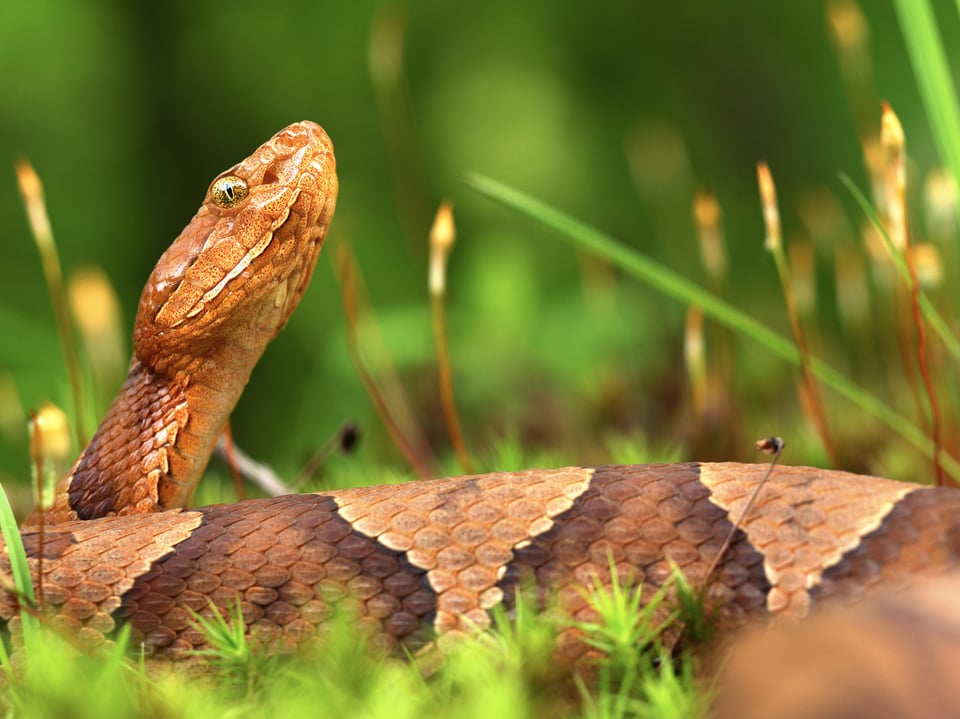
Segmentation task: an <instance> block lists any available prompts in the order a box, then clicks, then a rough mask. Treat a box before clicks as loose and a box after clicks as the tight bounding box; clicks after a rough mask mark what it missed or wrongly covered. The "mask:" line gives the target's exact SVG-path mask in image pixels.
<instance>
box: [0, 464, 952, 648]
mask: <svg viewBox="0 0 960 719" xmlns="http://www.w3.org/2000/svg"><path fill="white" fill-rule="evenodd" d="M765 472H766V466H765V465H742V464H695V463H691V464H672V465H631V466H622V467H598V468H584V467H574V468H568V469H557V470H531V471H527V472H518V473H511V474H487V475H479V476H474V477H458V478H453V479H442V480H434V481H421V482H412V483H408V484H400V485H388V486H381V487H368V488H363V489H347V490H342V491H336V492H321V493H317V494H303V495H292V496H288V497H279V498H276V499H258V500H249V501H246V502H240V503H238V504H233V505H218V506H214V507H205V508H200V509H176V510H171V511H167V512H159V513H155V514H144V515H141V516H136V517H108V518H104V519H98V520H92V521H87V522H69V523H66V524H62V525H58V526H54V527H50V528H48V529H47V531H46V537H45V541H44V561H43V571H44V595H45V599H46V603H47V606H48V608H49V609H51V610H53V612H54V613H55V614H56V616H57V620H58V621H59V622H62V623H63V624H65V625H67V626H70V627H71V628H73V629H74V630H75V631H76V633H77V634H78V635H79V636H81V637H83V638H84V639H86V640H89V641H91V642H94V643H96V642H100V641H103V639H104V638H105V637H106V636H108V635H109V633H110V632H112V631H113V630H114V629H115V628H116V627H117V625H118V623H119V622H121V621H126V622H129V623H130V624H131V625H132V627H133V635H134V639H135V641H136V645H137V646H140V642H141V641H142V642H143V646H144V647H145V648H146V650H147V652H150V653H153V654H154V655H155V656H157V657H167V658H171V659H178V658H183V657H186V656H189V654H188V652H186V651H185V650H189V649H192V648H197V647H200V646H202V645H203V636H202V635H201V634H200V633H199V632H198V631H196V630H195V629H193V628H191V622H190V613H189V611H188V610H190V609H192V610H195V611H198V612H201V613H207V612H209V611H210V609H209V606H208V603H209V601H210V600H211V599H212V600H213V601H214V602H215V603H216V605H217V606H218V607H220V608H221V609H223V610H224V611H226V609H227V608H229V607H231V606H233V605H235V603H236V600H240V602H241V607H242V609H243V617H244V619H245V621H246V622H248V624H249V625H250V626H251V627H256V628H257V629H258V632H257V634H258V636H260V637H261V638H267V639H270V638H273V639H275V640H277V641H278V642H279V643H280V646H282V647H286V648H289V647H292V646H294V645H297V644H298V643H300V642H301V641H302V640H304V639H305V638H307V637H309V636H311V635H312V634H313V632H314V630H315V629H316V627H317V625H319V624H320V623H321V622H323V621H324V619H325V618H326V617H327V616H328V614H329V612H330V608H331V602H332V601H334V600H336V599H338V598H343V597H346V598H348V599H347V601H355V602H356V603H357V609H358V611H359V614H360V617H361V621H362V622H364V623H365V624H367V625H369V627H370V628H372V629H373V630H374V632H375V633H377V634H378V635H379V636H380V638H381V639H382V640H383V641H384V643H386V644H388V645H391V646H401V645H402V646H405V647H408V648H411V649H415V648H417V647H420V646H422V645H423V644H424V643H426V642H427V641H429V640H430V638H431V637H432V636H434V635H435V634H436V633H438V632H439V633H441V634H447V635H450V634H452V635H456V633H458V632H462V631H463V630H465V629H466V628H467V627H469V626H471V625H478V626H480V627H484V626H487V625H488V624H489V617H488V614H487V610H489V609H490V608H491V607H493V606H494V605H496V604H497V603H499V602H501V601H503V602H507V603H508V604H509V603H511V602H512V600H513V595H514V592H515V591H516V590H517V588H518V587H521V586H527V585H529V586H531V587H532V589H533V590H535V591H536V592H538V593H539V594H540V596H541V597H542V598H543V599H544V600H545V601H551V602H557V603H558V604H559V607H560V608H561V609H562V610H563V611H565V612H566V613H567V614H569V615H570V616H572V617H575V618H578V619H587V618H590V617H591V616H592V614H591V610H590V609H589V608H588V607H587V604H586V601H585V599H584V597H583V594H582V592H581V588H582V587H583V586H584V585H585V584H586V585H589V584H590V583H591V582H592V581H593V577H595V576H597V577H600V578H601V579H602V580H608V579H609V570H608V556H612V557H613V560H614V561H615V563H616V566H617V569H618V573H619V575H620V576H621V577H622V578H624V579H628V578H633V579H634V580H636V581H642V582H643V583H644V584H645V585H649V586H648V588H649V589H652V588H654V587H658V586H660V585H661V584H662V583H663V582H664V580H665V579H666V578H667V576H668V575H669V572H670V565H671V563H674V564H676V565H677V566H678V567H680V568H681V569H682V570H683V572H684V573H685V574H686V575H687V577H688V578H689V580H690V581H691V582H693V583H694V584H695V585H696V584H697V583H700V582H702V581H703V579H704V576H705V574H706V571H707V568H708V567H709V565H710V564H711V562H712V561H713V559H714V557H715V556H716V553H717V551H718V550H719V548H720V546H721V544H722V543H723V541H724V539H725V538H726V536H727V535H728V533H729V532H730V530H731V526H732V524H731V512H732V513H733V516H734V517H736V516H737V515H738V513H739V512H740V511H741V509H742V507H743V505H744V504H745V503H746V501H747V498H748V496H749V495H750V493H751V492H752V490H753V488H754V487H755V486H756V484H757V482H759V481H760V479H761V477H762V476H763V475H764V473H765ZM23 537H24V541H25V543H26V546H27V548H28V552H29V553H31V554H33V555H35V554H36V553H37V551H38V547H37V542H38V539H37V534H36V532H35V531H26V532H24V534H23ZM958 556H960V491H956V490H953V489H946V488H931V487H922V486H920V485H915V484H908V483H902V482H894V481H891V480H885V479H878V478H873V477H863V476H857V475H852V474H847V473H844V472H836V471H824V470H818V469H810V468H800V467H781V468H778V469H777V470H776V471H775V472H774V474H773V475H772V477H771V478H770V479H769V481H768V482H767V484H766V485H765V486H764V488H763V489H762V491H761V493H760V496H759V498H758V500H757V502H756V504H755V505H754V507H753V509H752V511H751V512H750V514H749V516H748V517H747V518H746V519H745V521H744V522H743V524H742V531H739V532H737V534H736V536H735V537H734V540H733V543H732V544H731V546H730V548H729V550H728V552H727V553H726V555H725V557H724V558H723V560H722V561H721V562H720V564H719V569H718V571H717V572H716V574H715V576H714V577H713V579H712V581H711V583H710V591H709V596H710V601H711V603H712V605H713V606H714V608H715V609H716V611H717V612H718V613H719V628H720V630H729V629H733V628H736V627H739V626H742V625H744V624H745V623H747V621H748V620H749V619H750V618H751V617H753V618H758V619H763V618H766V617H772V616H784V617H793V618H799V617H803V616H804V615H805V614H806V613H807V612H808V611H809V609H810V608H811V607H812V606H814V605H817V604H821V603H827V604H829V603H832V602H835V601H837V600H841V601H842V600H849V599H857V598H859V597H861V596H862V595H867V594H871V593H875V594H877V593H879V594H883V593H886V592H889V591H891V590H894V589H899V588H901V587H904V586H906V585H908V584H910V583H911V582H914V581H915V580H916V579H917V578H919V577H923V576H928V575H936V574H942V573H944V572H946V571H948V570H949V569H950V568H952V567H954V566H955V565H956V564H957V558H958ZM32 561H35V560H32ZM0 571H7V560H6V559H5V558H2V559H0ZM646 596H650V594H646ZM15 615H16V604H15V602H14V601H13V600H12V598H10V597H6V598H5V599H2V600H0V618H4V619H10V618H12V617H15ZM467 620H469V621H467ZM17 621H18V620H17V619H13V622H12V623H15V622H17ZM583 651H584V646H583V645H582V644H581V643H580V642H579V641H578V640H577V639H576V637H575V636H574V635H573V634H572V633H568V634H567V635H565V636H563V637H561V642H560V647H559V649H558V653H559V655H560V656H561V657H563V658H568V659H576V658H577V657H579V656H580V655H581V654H582V653H583Z"/></svg>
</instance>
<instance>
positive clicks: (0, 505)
mask: <svg viewBox="0 0 960 719" xmlns="http://www.w3.org/2000/svg"><path fill="white" fill-rule="evenodd" d="M0 534H2V535H3V540H4V541H5V542H6V543H7V554H8V555H9V557H10V569H11V571H12V572H13V585H14V587H15V588H16V590H17V594H18V595H19V596H20V601H22V602H26V603H28V604H29V605H30V606H35V605H36V599H35V598H34V596H33V578H32V577H31V576H30V565H29V564H28V563H27V553H26V551H24V549H23V540H22V539H21V538H20V528H19V527H18V526H17V520H16V519H15V518H14V516H13V509H12V508H11V507H10V501H9V500H8V499H7V493H6V492H5V491H3V487H0ZM20 618H21V622H22V626H23V645H24V647H25V648H26V651H27V652H28V655H29V652H30V650H31V648H32V647H35V646H37V642H38V635H39V632H40V621H39V620H38V619H37V617H35V616H34V615H32V614H30V613H29V612H21V613H20Z"/></svg>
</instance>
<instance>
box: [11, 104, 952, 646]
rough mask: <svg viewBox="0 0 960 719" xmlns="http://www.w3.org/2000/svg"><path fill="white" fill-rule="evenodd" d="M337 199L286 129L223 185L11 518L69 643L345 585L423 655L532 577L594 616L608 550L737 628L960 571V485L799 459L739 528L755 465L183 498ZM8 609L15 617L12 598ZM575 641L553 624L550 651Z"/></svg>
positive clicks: (271, 624) (170, 631)
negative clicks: (802, 463) (86, 435)
mask: <svg viewBox="0 0 960 719" xmlns="http://www.w3.org/2000/svg"><path fill="white" fill-rule="evenodd" d="M336 190H337V180H336V175H335V164H334V159H333V154H332V147H331V145H330V142H329V139H328V138H327V136H326V134H325V133H324V132H323V130H322V129H320V128H319V127H318V126H317V125H314V124H313V123H298V124H296V125H292V126H290V127H289V128H287V129H285V130H283V131H281V132H280V133H278V134H277V135H275V136H274V137H273V138H272V139H271V140H269V141H268V142H267V143H266V144H264V145H263V146H262V147H260V148H259V149H258V150H257V151H256V152H255V153H254V154H253V155H252V156H251V157H250V158H248V159H247V160H245V161H244V162H242V163H240V164H239V165H236V166H235V167H234V168H232V169H231V170H228V171H227V172H226V173H224V174H223V175H221V176H219V177H218V178H217V179H216V180H215V181H214V183H213V184H212V185H211V188H210V190H209V191H208V193H207V197H206V199H205V202H204V204H203V206H202V207H201V209H200V211H199V212H198V214H197V216H196V217H195V218H194V219H193V221H192V222H191V223H190V224H189V225H188V226H187V228H186V229H185V230H184V232H183V234H181V236H180V237H179V238H178V239H177V240H176V242H175V243H174V244H173V246H172V247H171V248H170V249H169V250H168V251H167V252H166V253H165V254H164V255H163V257H162V258H161V260H160V262H159V264H158V265H157V268H156V269H155V270H154V272H153V274H152V275H151V278H150V280H149V282H148V284H147V287H146V288H145V290H144V293H143V296H142V299H141V305H140V310H139V312H138V315H137V324H136V328H135V332H134V334H135V356H134V359H133V361H132V364H131V369H130V375H129V377H128V379H127V381H126V383H125V384H124V387H123V389H122V390H121V393H120V395H119V397H118V398H117V400H116V402H115V403H114V405H113V406H112V407H111V409H110V411H109V413H108V415H107V418H106V419H105V420H104V423H103V424H102V425H101V427H100V429H99V430H98V432H97V434H96V435H95V437H94V439H93V440H92V441H91V443H90V445H89V446H88V447H87V448H86V449H85V450H84V452H83V453H82V454H81V456H80V458H79V459H78V461H77V463H76V464H75V466H74V467H73V469H72V470H71V471H70V472H69V473H68V475H67V477H66V478H65V479H64V480H63V481H62V482H61V483H60V485H59V487H58V491H57V494H56V498H55V500H54V503H53V506H52V507H51V508H49V509H47V510H45V511H43V518H44V520H45V522H44V523H45V529H44V532H43V533H42V534H41V533H40V532H39V531H38V530H37V529H36V528H33V527H32V526H30V525H33V524H35V523H36V521H37V520H38V519H39V517H40V515H41V513H40V510H38V511H36V512H35V513H34V514H33V515H32V517H31V518H30V519H29V520H28V521H27V522H26V523H25V525H26V526H25V528H24V529H23V532H22V538H23V541H24V544H25V547H26V549H27V552H28V555H29V557H30V564H31V568H32V570H33V572H34V581H35V584H37V585H38V586H39V585H41V584H42V589H43V592H42V594H43V597H44V602H45V607H44V609H45V610H46V611H47V612H49V613H50V614H51V615H52V617H53V620H54V621H56V622H58V623H60V624H62V625H63V626H65V627H68V628H69V629H71V630H72V631H73V632H75V633H76V635H77V636H78V637H80V638H81V639H83V640H84V641H86V642H89V643H91V644H97V643H100V642H104V641H106V640H108V639H109V638H110V637H111V635H112V634H113V633H114V632H115V631H116V630H117V628H118V626H119V625H120V624H121V623H127V624H129V625H130V626H131V629H132V633H133V638H134V640H135V642H136V643H137V644H138V645H140V646H143V648H144V649H145V651H146V652H147V653H148V654H151V655H153V656H155V657H157V658H168V659H173V660H177V659H181V658H184V657H186V656H190V654H191V652H190V650H193V649H197V648H202V647H203V645H204V641H205V640H204V637H203V635H202V634H201V633H200V632H199V631H198V630H197V629H196V627H195V626H194V624H193V623H192V621H191V611H195V612H199V613H200V614H209V613H210V612H212V611H213V609H212V608H211V602H212V604H213V605H214V606H215V607H216V608H218V609H219V610H220V611H222V612H228V611H229V610H230V609H231V608H232V607H233V606H234V605H235V604H236V603H237V602H239V604H240V607H241V609H242V614H243V618H244V621H245V622H246V623H247V625H248V628H249V629H250V630H251V632H253V631H254V630H256V632H255V633H256V635H257V636H258V637H260V638H262V639H265V640H267V641H271V642H274V643H275V644H276V645H277V646H278V647H281V648H291V647H294V646H296V645H298V644H300V643H301V642H303V641H304V640H305V639H306V638H308V637H310V636H312V635H313V634H314V633H315V632H316V630H317V627H318V626H319V625H321V624H322V623H323V622H324V620H325V619H326V618H327V617H328V616H329V614H330V612H331V608H332V606H333V605H334V604H336V603H337V602H338V601H341V600H342V601H350V602H353V603H355V605H356V609H357V613H358V616H359V620H360V621H361V622H362V623H363V624H364V625H366V626H368V627H369V628H370V629H371V630H372V631H373V632H374V633H375V634H376V635H377V636H378V637H379V638H380V639H381V640H382V642H383V643H384V644H386V645H389V646H391V647H395V648H401V647H403V648H408V649H416V648H418V647H421V646H423V645H424V644H426V643H428V642H430V641H432V640H433V638H434V637H436V636H437V635H440V636H450V635H452V636H455V635H457V634H458V633H462V632H465V631H468V630H470V629H471V628H474V627H481V628H482V627H485V626H488V625H489V623H490V614H489V613H490V610H491V609H492V608H493V607H495V606H497V605H498V604H501V603H503V604H506V605H508V606H509V605H510V604H512V603H513V602H514V601H515V597H516V593H517V592H518V591H519V590H520V589H522V588H525V587H529V588H530V590H531V591H533V592H534V594H535V596H536V597H537V599H538V601H540V602H541V603H542V604H544V605H547V604H550V605H555V606H557V607H558V608H559V609H560V611H562V612H564V613H565V614H566V615H568V616H569V617H572V618H574V619H583V620H586V619H591V618H592V610H591V608H590V607H589V606H588V603H587V600H586V599H585V597H584V593H583V591H582V589H583V587H584V586H589V585H591V584H592V583H593V582H594V581H595V580H599V581H601V582H604V583H609V582H610V581H611V570H610V562H613V565H614V568H615V570H616V573H617V576H618V577H619V578H620V579H621V580H625V581H630V582H633V583H642V584H643V585H644V586H645V587H646V588H647V589H650V590H652V589H654V588H657V587H660V586H662V585H663V584H664V582H665V581H667V578H668V577H669V576H670V573H671V571H672V569H671V568H672V567H673V566H676V567H679V568H680V569H681V570H682V571H683V573H684V574H685V575H686V577H687V578H688V580H689V581H690V582H691V583H692V584H693V585H694V586H702V585H704V584H706V586H707V597H708V601H709V603H710V606H711V607H712V610H713V611H714V613H715V615H716V617H717V619H718V625H719V627H720V628H721V629H732V628H735V627H739V626H742V625H743V624H745V623H747V622H748V621H749V620H750V619H751V618H753V617H767V618H769V617H792V618H800V617H803V616H805V615H806V614H807V613H808V612H809V611H810V609H811V607H813V606H815V605H819V604H830V603H834V602H837V601H845V600H850V599H856V598H859V597H861V596H864V595H868V594H885V593H887V592H890V591H893V590H895V589H899V588H902V587H904V586H906V585H908V584H910V583H912V582H913V581H914V580H915V579H916V578H918V577H922V576H927V575H936V574H943V573H946V572H948V571H949V570H951V569H952V568H953V567H954V566H955V565H956V564H957V560H958V557H960V491H957V490H952V489H945V488H929V487H922V486H920V485H915V484H908V483H900V482H893V481H890V480H885V479H879V478H874V477H863V476H856V475H851V474H847V473H844V472H837V471H824V470H817V469H810V468H798V467H780V468H778V469H776V470H775V471H774V472H773V474H772V476H771V477H770V479H769V480H768V481H767V482H766V483H765V484H764V485H763V487H762V489H761V491H760V493H759V495H758V497H757V500H756V502H755V503H754V504H753V506H752V508H751V510H750V512H748V513H747V515H746V516H745V517H743V518H742V521H741V522H740V523H739V528H738V529H736V530H735V527H734V523H735V518H738V517H739V515H740V513H742V512H743V510H744V508H745V507H746V505H747V502H748V498H749V497H750V495H751V494H752V493H753V491H754V489H755V488H756V487H757V485H758V483H759V482H760V481H761V478H762V477H763V475H764V474H765V472H766V466H755V465H741V464H697V463H688V464H673V465H628V466H609V467H595V468H590V467H571V468H566V469H555V470H530V471H525V472H518V473H494V474H485V475H476V476H470V477H457V478H451V479H442V480H434V481H421V482H415V483H408V484H400V485H388V486H380V487H368V488H362V489H348V490H341V491H330V492H320V493H316V494H302V495H292V496H286V497H279V498H275V499H258V500H250V501H245V502H240V503H237V504H233V505H217V506H212V507H202V508H198V509H186V508H184V506H183V505H184V504H185V503H186V502H187V500H188V499H189V496H190V494H191V492H192V489H193V487H194V485H195V483H196V481H197V479H198V477H199V475H200V473H201V472H202V470H203V467H204V465H205V464H206V461H207V458H208V456H209V452H210V449H211V447H212V445H213V442H214V441H215V439H216V436H217V435H218V434H219V432H220V431H221V429H222V427H223V424H224V422H225V421H226V417H227V414H228V413H229V411H230V409H231V408H232V407H233V405H234V403H235V402H236V400H237V397H238V396H239V393H240V391H241V390H242V387H243V385H244V384H245V382H246V380H247V378H248V376H249V374H250V370H251V368H252V366H253V364H254V363H255V362H256V360H257V358H258V357H259V355H260V353H261V352H262V351H263V348H264V347H265V345H266V344H267V343H268V342H269V340H270V339H271V338H272V337H273V336H274V335H275V334H276V333H277V332H278V331H279V329H280V328H281V327H282V326H283V324H284V323H285V322H286V320H287V318H288V317H289V315H290V313H291V312H292V311H293V308H294V307H295V305H296V304H297V302H298V300H299V298H300V296H301V295H302V293H303V291H304V289H305V287H306V284H307V282H308V280H309V277H310V274H311V271H312V268H313V264H314V262H315V260H316V255H317V252H318V251H319V248H320V244H321V242H322V240H323V237H324V234H325V232H326V228H327V225H328V224H329V221H330V218H331V215H332V212H333V208H334V204H335V200H336ZM159 510H164V511H159ZM124 515H134V516H124ZM728 536H732V541H731V543H730V545H729V547H728V549H727V550H726V551H725V552H724V553H723V554H722V555H720V556H718V555H719V553H720V551H721V547H722V546H723V544H724V542H725V540H726V539H727V538H728ZM41 537H42V541H41ZM41 556H42V577H41V576H39V572H40V571H41V570H40V564H41V562H40V561H38V559H39V557H41ZM714 565H716V566H715V571H713V572H712V573H711V572H710V571H709V570H710V568H711V567H712V566H714ZM0 570H2V571H4V572H7V571H9V562H8V560H7V559H6V555H5V553H3V555H2V557H0ZM708 575H709V576H708ZM645 596H649V594H645ZM0 620H3V621H5V622H8V623H9V625H10V627H11V628H12V629H14V630H15V629H16V626H17V624H18V622H19V618H18V604H17V600H16V598H15V597H14V596H13V595H12V594H9V593H3V594H2V595H0ZM584 649H585V647H584V646H583V645H582V643H580V642H579V641H578V640H577V638H576V636H575V635H574V634H573V633H572V632H567V633H566V634H564V635H562V636H561V638H560V643H559V648H558V652H559V653H560V654H561V655H563V656H565V657H567V658H570V659H576V658H577V657H578V656H580V655H581V654H582V653H583V652H584Z"/></svg>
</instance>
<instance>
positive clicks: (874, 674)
mask: <svg viewBox="0 0 960 719" xmlns="http://www.w3.org/2000/svg"><path fill="white" fill-rule="evenodd" d="M957 597H960V576H958V575H957V574H955V573H954V574H952V575H949V576H946V577H940V578H938V579H933V580H929V581H927V582H924V583H923V584H922V585H921V586H919V587H916V588H915V589H913V590H911V591H909V592H904V593H902V594H896V595H889V596H878V597H874V598H873V599H872V600H871V601H867V602H861V603H860V604H858V605H857V606H856V607H847V608H845V609H842V610H838V611H827V612H823V613H819V614H818V615H817V616H816V617H813V618H812V619H810V620H809V621H807V622H804V623H803V624H795V625H790V626H784V627H778V628H776V630H775V631H771V632H754V633H753V634H752V635H748V636H743V637H738V641H737V642H736V643H734V645H733V647H732V649H731V652H730V653H729V654H728V655H727V657H726V661H724V663H723V667H722V670H721V673H720V676H719V678H718V681H717V685H716V686H717V693H716V695H715V697H714V702H713V704H714V705H713V707H712V712H711V713H710V715H709V716H711V717H713V718H714V719H809V718H810V717H816V718H817V719H861V718H862V719H944V717H953V716H956V715H957V707H960V682H958V681H957V667H958V666H960V604H958V603H957Z"/></svg>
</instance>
